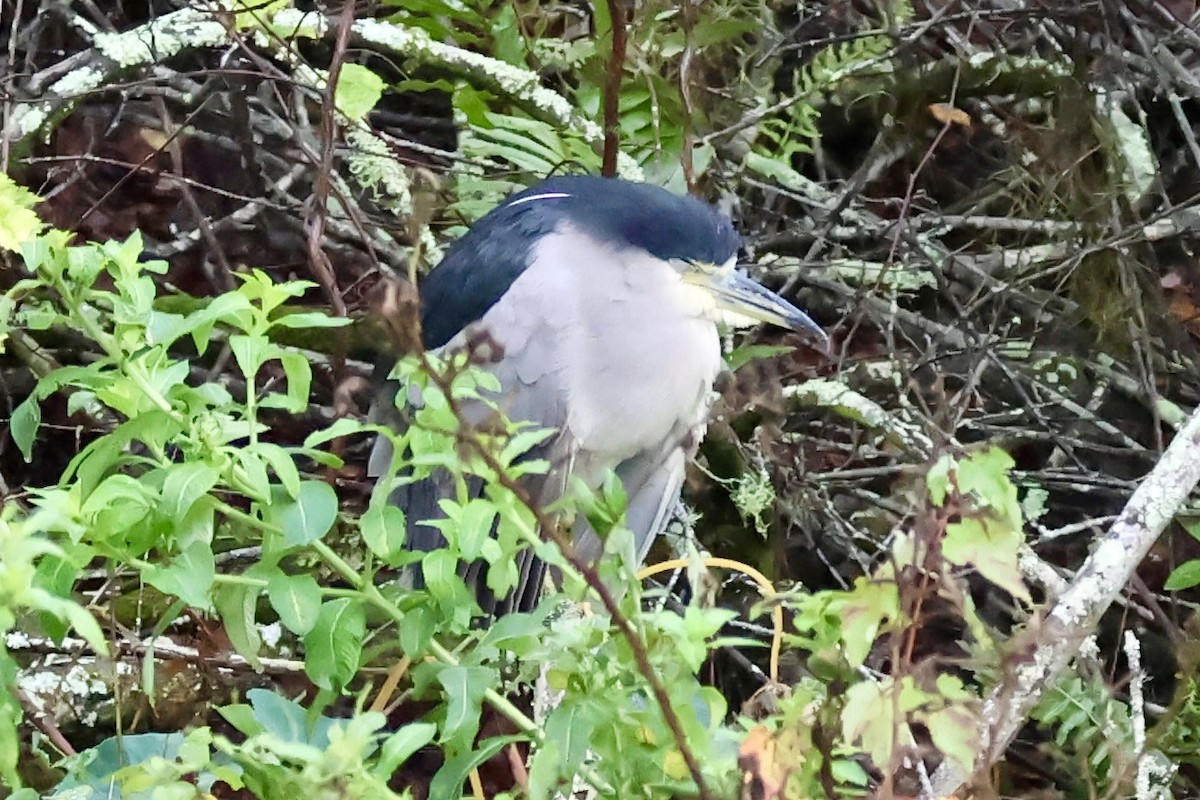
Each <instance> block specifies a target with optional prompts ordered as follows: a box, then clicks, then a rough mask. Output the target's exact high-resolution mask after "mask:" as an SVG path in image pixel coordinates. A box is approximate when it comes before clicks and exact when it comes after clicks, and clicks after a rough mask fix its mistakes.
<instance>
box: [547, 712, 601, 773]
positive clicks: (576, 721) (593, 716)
mask: <svg viewBox="0 0 1200 800" xmlns="http://www.w3.org/2000/svg"><path fill="white" fill-rule="evenodd" d="M595 702H600V701H599V700H596V701H593V700H591V699H590V698H585V699H584V700H583V701H582V702H579V701H575V702H572V701H570V700H567V701H565V702H564V703H563V704H562V705H560V706H559V707H558V708H556V709H554V711H553V712H551V714H550V718H549V719H547V720H546V738H547V739H549V740H551V741H553V742H554V743H555V744H556V745H557V746H558V752H559V757H560V759H561V766H560V774H563V775H571V774H574V773H575V772H576V771H577V770H578V769H579V767H580V765H582V764H583V760H584V759H585V758H587V754H588V749H589V748H590V747H591V739H592V736H593V735H594V734H595V730H596V727H597V725H599V724H600V723H601V722H602V721H604V718H605V716H606V715H605V714H604V712H603V710H602V709H600V708H597V707H596V705H595V704H594V703H595Z"/></svg>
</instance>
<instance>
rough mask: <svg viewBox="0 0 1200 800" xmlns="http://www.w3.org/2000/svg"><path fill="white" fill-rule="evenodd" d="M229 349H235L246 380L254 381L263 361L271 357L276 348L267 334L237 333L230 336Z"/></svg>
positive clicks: (234, 353)
mask: <svg viewBox="0 0 1200 800" xmlns="http://www.w3.org/2000/svg"><path fill="white" fill-rule="evenodd" d="M229 349H230V350H232V351H233V357H234V358H235V359H236V360H237V364H238V368H239V369H240V370H241V371H242V374H243V375H245V376H246V381H247V382H248V383H252V382H253V381H254V376H255V375H257V374H258V370H259V368H261V367H262V365H263V362H265V361H266V360H267V359H269V358H270V357H271V355H272V354H273V353H274V351H275V349H276V348H275V345H273V344H271V341H270V340H269V339H267V337H266V336H250V335H247V334H241V333H235V334H232V335H230V337H229Z"/></svg>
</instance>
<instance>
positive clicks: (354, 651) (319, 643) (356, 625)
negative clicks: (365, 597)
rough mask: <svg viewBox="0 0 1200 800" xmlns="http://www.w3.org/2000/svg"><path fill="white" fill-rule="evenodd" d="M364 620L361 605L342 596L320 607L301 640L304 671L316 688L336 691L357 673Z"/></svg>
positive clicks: (364, 632) (364, 627)
mask: <svg viewBox="0 0 1200 800" xmlns="http://www.w3.org/2000/svg"><path fill="white" fill-rule="evenodd" d="M365 634H366V620H365V618H364V615H363V609H362V606H361V605H359V604H358V603H357V602H355V601H353V600H350V599H349V598H346V597H339V598H338V599H336V600H330V601H329V602H328V603H325V604H324V605H322V606H321V611H320V613H319V614H318V615H317V622H316V625H314V626H313V629H312V630H310V631H309V632H308V634H307V635H306V636H305V637H304V652H305V654H306V658H305V661H304V671H305V672H307V673H308V677H309V678H310V679H311V680H312V682H313V683H315V684H316V685H317V686H318V687H320V688H322V689H329V690H333V691H339V690H341V688H342V687H343V686H345V685H346V684H347V683H349V681H350V679H351V678H353V677H354V674H355V673H356V672H357V671H358V662H359V659H360V657H361V656H362V641H363V636H364V635H365Z"/></svg>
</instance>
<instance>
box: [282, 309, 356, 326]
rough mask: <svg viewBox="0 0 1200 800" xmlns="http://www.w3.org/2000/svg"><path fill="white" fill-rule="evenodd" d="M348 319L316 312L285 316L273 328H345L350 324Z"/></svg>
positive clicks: (298, 312)
mask: <svg viewBox="0 0 1200 800" xmlns="http://www.w3.org/2000/svg"><path fill="white" fill-rule="evenodd" d="M350 322H351V321H350V319H348V318H347V317H331V316H329V315H328V314H321V313H318V312H315V311H297V312H295V313H293V314H283V315H282V316H280V317H279V318H278V319H276V320H274V321H273V322H272V323H271V327H273V328H304V329H308V328H343V327H345V326H347V325H349V324H350Z"/></svg>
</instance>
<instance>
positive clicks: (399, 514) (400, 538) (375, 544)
mask: <svg viewBox="0 0 1200 800" xmlns="http://www.w3.org/2000/svg"><path fill="white" fill-rule="evenodd" d="M406 524H407V523H406V522H405V519H404V511H403V510H402V509H400V508H397V507H396V506H394V505H392V504H391V503H388V502H386V501H385V502H379V503H373V504H372V505H371V507H370V508H368V509H367V511H366V513H364V514H363V515H362V517H361V518H360V519H359V521H358V528H359V532H360V533H361V534H362V537H363V541H364V542H366V543H367V547H369V548H371V552H372V553H374V554H375V555H377V556H379V557H380V558H381V559H383V561H384V562H385V563H387V564H388V565H392V559H393V558H395V557H396V556H397V555H399V554H401V553H403V552H404V539H405V535H406V533H407V528H406Z"/></svg>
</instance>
